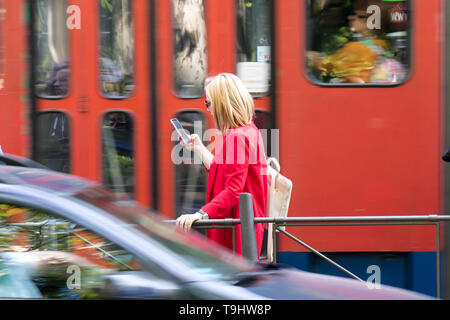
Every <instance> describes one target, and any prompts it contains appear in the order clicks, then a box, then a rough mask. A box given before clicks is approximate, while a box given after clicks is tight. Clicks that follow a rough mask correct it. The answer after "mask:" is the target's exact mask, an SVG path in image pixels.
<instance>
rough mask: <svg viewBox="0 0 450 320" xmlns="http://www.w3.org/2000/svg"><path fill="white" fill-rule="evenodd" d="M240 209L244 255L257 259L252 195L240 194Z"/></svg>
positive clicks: (250, 258)
mask: <svg viewBox="0 0 450 320" xmlns="http://www.w3.org/2000/svg"><path fill="white" fill-rule="evenodd" d="M239 211H240V215H241V241H242V256H244V257H245V258H247V259H249V260H253V261H257V260H258V252H257V249H256V235H255V222H254V213H253V202H252V195H251V194H249V193H241V194H240V195H239Z"/></svg>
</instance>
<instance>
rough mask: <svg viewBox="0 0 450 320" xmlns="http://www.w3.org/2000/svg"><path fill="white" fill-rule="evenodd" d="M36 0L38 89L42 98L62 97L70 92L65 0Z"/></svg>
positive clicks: (36, 80)
mask: <svg viewBox="0 0 450 320" xmlns="http://www.w3.org/2000/svg"><path fill="white" fill-rule="evenodd" d="M33 4H34V8H33V9H34V16H35V23H34V26H33V27H34V38H35V45H36V48H35V50H36V56H35V90H36V94H37V96H39V97H42V98H62V97H65V96H67V93H68V92H69V75H70V66H69V36H68V32H67V27H66V9H67V1H65V0H36V1H33Z"/></svg>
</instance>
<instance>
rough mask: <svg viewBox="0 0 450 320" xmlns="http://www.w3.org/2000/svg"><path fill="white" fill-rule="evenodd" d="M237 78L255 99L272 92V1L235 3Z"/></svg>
mask: <svg viewBox="0 0 450 320" xmlns="http://www.w3.org/2000/svg"><path fill="white" fill-rule="evenodd" d="M236 8H237V68H236V69H237V75H238V76H239V78H241V80H242V81H243V82H244V84H245V86H246V87H247V89H248V90H249V91H250V93H252V95H253V96H264V95H267V94H268V92H269V90H270V63H271V51H272V49H271V48H272V39H271V33H272V18H271V16H270V14H271V8H272V0H236Z"/></svg>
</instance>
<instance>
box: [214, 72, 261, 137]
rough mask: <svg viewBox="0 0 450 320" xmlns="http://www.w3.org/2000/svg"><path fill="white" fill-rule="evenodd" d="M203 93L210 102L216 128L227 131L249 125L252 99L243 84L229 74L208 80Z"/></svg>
mask: <svg viewBox="0 0 450 320" xmlns="http://www.w3.org/2000/svg"><path fill="white" fill-rule="evenodd" d="M205 92H206V95H207V97H208V99H210V100H211V112H212V115H213V118H214V123H215V125H216V128H217V129H219V130H220V131H222V133H225V131H226V130H227V129H230V128H237V127H240V126H243V125H247V124H249V123H251V121H252V119H253V113H254V109H255V107H254V102H253V98H252V96H251V95H250V93H249V92H248V90H247V88H246V87H245V85H244V83H243V82H242V81H241V79H239V78H238V77H237V76H235V75H234V74H231V73H221V74H219V75H217V76H215V77H214V78H212V79H211V78H208V81H207V83H206V87H205Z"/></svg>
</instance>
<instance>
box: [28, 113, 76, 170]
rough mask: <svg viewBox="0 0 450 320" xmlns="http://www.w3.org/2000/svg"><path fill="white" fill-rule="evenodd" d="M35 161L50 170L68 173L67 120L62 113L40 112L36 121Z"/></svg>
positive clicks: (68, 140)
mask: <svg viewBox="0 0 450 320" xmlns="http://www.w3.org/2000/svg"><path fill="white" fill-rule="evenodd" d="M36 130H37V132H36V140H35V141H36V155H35V158H36V161H37V162H40V163H41V164H43V165H45V166H47V167H49V168H50V169H52V170H56V171H60V172H65V173H69V172H70V136H69V132H70V130H69V119H68V117H67V116H66V115H65V114H64V113H62V112H42V113H39V114H38V116H37V120H36Z"/></svg>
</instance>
